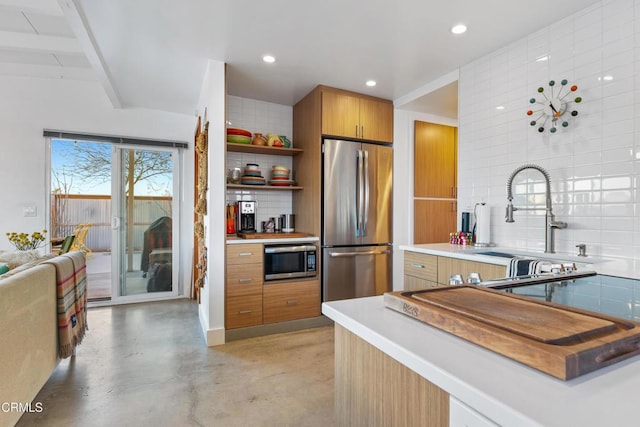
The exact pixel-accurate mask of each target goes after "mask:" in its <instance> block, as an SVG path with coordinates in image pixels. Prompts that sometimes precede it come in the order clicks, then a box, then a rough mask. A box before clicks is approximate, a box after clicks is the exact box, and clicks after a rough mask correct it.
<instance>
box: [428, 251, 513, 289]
mask: <svg viewBox="0 0 640 427" xmlns="http://www.w3.org/2000/svg"><path fill="white" fill-rule="evenodd" d="M469 273H480V277H482V280H489V279H497V278H500V277H504V276H505V275H506V273H507V267H506V266H504V265H496V264H488V263H484V262H477V261H467V260H464V259H456V258H447V257H438V283H441V284H443V285H445V284H448V283H449V276H450V275H452V274H459V275H461V276H462V280H463V281H466V280H467V275H468V274H469Z"/></svg>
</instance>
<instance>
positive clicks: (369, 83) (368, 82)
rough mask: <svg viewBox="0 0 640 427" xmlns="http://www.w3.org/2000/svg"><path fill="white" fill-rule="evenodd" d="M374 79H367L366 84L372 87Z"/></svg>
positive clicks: (374, 82) (374, 83)
mask: <svg viewBox="0 0 640 427" xmlns="http://www.w3.org/2000/svg"><path fill="white" fill-rule="evenodd" d="M376 84H377V83H376V81H375V80H367V83H366V85H367V86H369V87H374V86H375V85H376Z"/></svg>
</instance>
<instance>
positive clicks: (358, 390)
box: [335, 324, 449, 427]
mask: <svg viewBox="0 0 640 427" xmlns="http://www.w3.org/2000/svg"><path fill="white" fill-rule="evenodd" d="M335 405H336V424H337V425H338V426H345V427H346V426H349V427H359V426H362V427H372V426H406V427H411V426H420V427H423V426H429V427H445V426H448V425H449V394H448V393H447V392H445V391H444V390H442V389H441V388H439V387H437V386H435V385H434V384H432V383H431V382H429V381H427V380H425V379H424V378H422V377H421V376H420V375H418V374H416V373H415V372H413V371H412V370H410V369H409V368H407V367H406V366H404V365H402V364H400V363H398V362H397V361H395V360H394V359H393V358H391V357H389V356H387V355H386V354H385V353H383V352H381V351H380V350H378V349H377V348H375V347H373V346H372V345H370V344H369V343H367V342H366V341H364V340H362V339H361V338H359V337H358V336H356V335H354V334H353V333H351V332H349V331H348V330H346V329H345V328H343V327H342V326H340V325H338V324H336V326H335Z"/></svg>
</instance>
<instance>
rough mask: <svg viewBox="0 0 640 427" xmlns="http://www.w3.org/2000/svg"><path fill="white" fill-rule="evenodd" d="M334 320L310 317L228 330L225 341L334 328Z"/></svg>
mask: <svg viewBox="0 0 640 427" xmlns="http://www.w3.org/2000/svg"><path fill="white" fill-rule="evenodd" d="M332 325H333V320H331V319H329V318H328V317H325V316H318V317H309V318H307V319H298V320H290V321H288V322H279V323H270V324H267V325H259V326H250V327H247V328H238V329H228V330H226V331H225V339H226V341H227V342H229V341H237V340H242V339H245V338H253V337H260V336H263V335H273V334H282V333H285V332H294V331H300V330H303V329H311V328H320V327H322V326H332Z"/></svg>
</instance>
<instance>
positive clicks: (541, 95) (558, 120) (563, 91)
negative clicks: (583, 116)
mask: <svg viewBox="0 0 640 427" xmlns="http://www.w3.org/2000/svg"><path fill="white" fill-rule="evenodd" d="M568 84H569V82H568V81H567V80H566V79H565V80H562V81H561V82H560V85H556V82H555V80H551V81H549V87H548V88H547V90H546V91H545V88H544V87H542V86H540V87H539V88H538V95H536V98H531V99H529V103H530V104H534V105H536V106H539V108H538V109H536V110H534V109H531V110H528V111H527V116H529V117H531V118H532V120H531V121H530V122H529V124H530V125H531V126H538V132H540V133H544V131H545V130H547V129H548V130H549V132H550V133H556V131H557V130H558V128H559V127H563V128H566V127H568V126H569V120H570V118H571V117H576V116H577V115H578V110H576V109H575V104H579V103H580V102H582V98H581V97H579V96H575V95H576V94H577V93H576V92H577V90H578V86H576V85H572V86H568Z"/></svg>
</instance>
